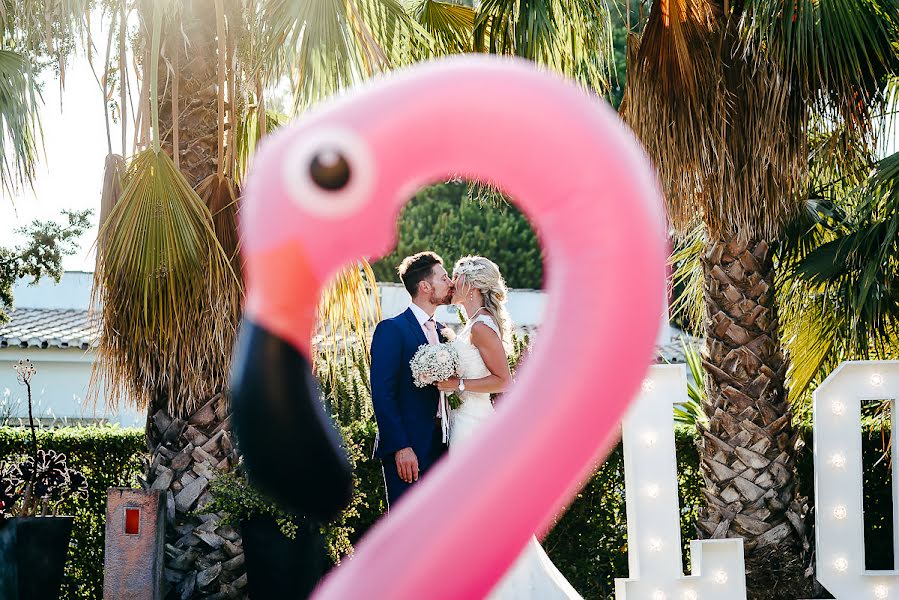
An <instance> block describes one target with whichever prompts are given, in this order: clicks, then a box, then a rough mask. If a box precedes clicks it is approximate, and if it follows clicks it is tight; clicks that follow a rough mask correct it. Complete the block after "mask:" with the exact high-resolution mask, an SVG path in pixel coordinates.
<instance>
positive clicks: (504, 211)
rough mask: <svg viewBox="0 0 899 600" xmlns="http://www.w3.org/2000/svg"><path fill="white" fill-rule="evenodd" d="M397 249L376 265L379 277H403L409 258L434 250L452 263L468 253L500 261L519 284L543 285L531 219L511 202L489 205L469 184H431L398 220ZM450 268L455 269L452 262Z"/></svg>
mask: <svg viewBox="0 0 899 600" xmlns="http://www.w3.org/2000/svg"><path fill="white" fill-rule="evenodd" d="M397 231H398V243H397V247H396V249H395V250H394V251H393V252H391V253H390V254H389V255H387V256H385V257H384V258H383V259H381V260H379V261H378V262H376V263H374V264H373V265H372V270H373V271H374V274H375V277H376V278H377V279H378V281H390V282H398V281H399V278H398V277H397V274H396V267H397V265H399V263H400V261H402V259H403V257H405V256H409V255H411V254H415V253H416V252H421V251H423V250H432V251H434V252H436V253H437V254H439V255H440V256H441V257H442V258H443V260H445V261H446V262H447V264H448V265H452V264H453V262H455V261H456V260H457V259H459V258H461V257H462V256H465V255H467V254H480V255H482V256H486V257H488V258H490V259H491V260H493V261H494V262H496V264H498V265H499V267H500V269H501V270H502V272H503V276H504V277H505V279H506V283H507V284H508V285H509V286H510V287H513V288H534V289H539V288H540V287H541V286H542V285H543V257H542V252H541V249H540V243H539V241H538V240H537V236H536V234H535V233H534V231H533V230H532V229H531V226H530V223H529V222H528V220H527V218H526V217H525V216H524V215H523V214H521V213H520V212H519V211H517V210H516V209H515V207H514V206H510V205H508V204H499V205H485V204H482V203H480V202H478V201H476V200H474V199H471V198H469V197H468V186H467V185H466V184H464V183H460V182H454V183H446V184H440V185H435V186H432V187H429V188H425V189H424V190H422V191H421V192H419V193H418V194H417V195H416V196H415V198H413V199H412V200H411V201H410V202H409V204H407V205H406V208H405V209H404V210H403V212H402V214H401V215H400V218H399V220H398V221H397ZM447 268H450V267H449V266H448V267H447Z"/></svg>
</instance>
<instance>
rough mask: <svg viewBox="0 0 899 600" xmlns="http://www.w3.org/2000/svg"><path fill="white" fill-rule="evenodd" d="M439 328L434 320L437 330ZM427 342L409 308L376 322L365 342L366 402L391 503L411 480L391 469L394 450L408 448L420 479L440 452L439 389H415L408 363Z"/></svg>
mask: <svg viewBox="0 0 899 600" xmlns="http://www.w3.org/2000/svg"><path fill="white" fill-rule="evenodd" d="M442 328H443V326H442V325H440V324H438V325H437V329H438V331H439V330H440V329H442ZM427 343H428V339H427V338H426V337H425V334H424V331H422V328H421V325H419V323H418V320H417V319H416V318H415V314H414V313H413V312H412V309H411V308H408V309H406V311H405V312H403V313H400V314H399V315H397V316H395V317H393V318H392V319H385V320H383V321H381V322H380V323H378V326H377V327H376V328H375V333H374V337H373V338H372V342H371V400H372V404H373V405H374V408H375V418H376V419H377V421H378V437H377V439H376V440H375V456H376V457H377V458H380V459H381V460H382V462H383V465H384V481H385V483H386V485H387V500H388V503H390V504H392V503H394V502H396V501H397V500H399V498H400V496H402V495H403V493H404V492H405V491H406V490H408V489H409V488H410V487H411V486H412V484H410V483H406V482H404V481H403V480H402V479H400V477H399V474H398V473H397V468H396V462H395V460H394V454H395V453H396V452H397V450H402V449H403V448H412V450H413V451H414V452H415V456H416V457H417V458H418V472H419V477H421V476H422V475H423V474H424V473H425V472H426V471H427V470H428V469H429V468H430V467H431V465H433V464H434V462H435V461H436V460H437V459H438V458H440V455H441V454H443V452H444V451H445V450H446V446H445V445H444V444H443V441H442V437H441V435H442V434H441V429H440V423H439V420H437V419H436V415H437V403H438V400H439V392H438V391H437V388H436V387H435V386H433V385H429V386H426V387H423V388H419V387H416V386H415V384H414V383H413V381H412V369H410V368H409V361H410V360H412V357H413V356H414V355H415V352H416V351H417V350H418V348H419V346H423V345H425V344H427Z"/></svg>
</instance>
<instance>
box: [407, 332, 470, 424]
mask: <svg viewBox="0 0 899 600" xmlns="http://www.w3.org/2000/svg"><path fill="white" fill-rule="evenodd" d="M459 360H460V359H459V351H458V350H456V349H455V348H454V347H453V345H452V344H446V343H444V344H426V345H424V346H419V348H418V351H417V352H416V353H415V356H413V357H412V360H411V361H409V367H410V368H411V369H412V378H413V380H414V381H415V385H416V386H417V387H425V386H426V385H433V384H435V383H437V382H438V381H446V380H447V379H449V378H450V377H457V376H458V375H460V374H461V373H460V372H459V368H460V364H459ZM447 400H448V401H449V405H450V408H452V409H456V408H459V407H460V406H462V399H461V398H459V396H458V395H457V394H455V393H453V394H451V395H450V396H449V398H448V399H447Z"/></svg>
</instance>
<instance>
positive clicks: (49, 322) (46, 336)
mask: <svg viewBox="0 0 899 600" xmlns="http://www.w3.org/2000/svg"><path fill="white" fill-rule="evenodd" d="M9 317H10V320H9V322H7V323H4V324H2V325H0V348H9V347H19V348H80V349H82V350H87V349H88V348H90V347H92V346H96V344H97V331H96V328H94V327H92V325H91V318H90V315H89V313H88V311H86V310H77V309H57V308H17V309H16V310H14V311H12V312H11V313H9Z"/></svg>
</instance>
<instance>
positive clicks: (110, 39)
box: [0, 0, 609, 598]
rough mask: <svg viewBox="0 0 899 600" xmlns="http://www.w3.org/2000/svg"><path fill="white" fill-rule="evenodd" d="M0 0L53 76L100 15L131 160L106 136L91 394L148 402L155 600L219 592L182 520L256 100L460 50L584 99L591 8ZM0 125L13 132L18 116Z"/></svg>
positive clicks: (229, 335) (356, 281) (218, 463)
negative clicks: (163, 518) (533, 73)
mask: <svg viewBox="0 0 899 600" xmlns="http://www.w3.org/2000/svg"><path fill="white" fill-rule="evenodd" d="M0 1H2V2H3V5H2V6H3V11H2V12H0V16H2V17H3V23H4V28H5V29H4V32H10V33H11V35H13V36H14V39H15V44H16V45H15V48H17V50H18V51H19V52H20V54H21V55H22V56H25V57H28V58H32V57H37V56H45V57H51V58H52V59H53V60H54V61H55V62H56V64H57V65H58V67H59V73H60V76H61V77H62V76H64V72H65V69H64V67H65V61H66V58H67V56H69V55H70V54H71V52H72V51H73V50H74V49H76V48H87V49H88V52H90V51H91V49H92V48H93V47H94V44H93V42H94V40H93V38H92V31H91V28H90V27H88V26H87V24H88V22H89V21H88V19H87V16H88V10H89V9H90V8H91V7H96V9H95V10H102V17H103V19H102V20H103V27H104V32H105V33H106V35H107V45H106V48H107V52H106V58H105V59H104V64H103V67H102V68H101V72H102V77H98V80H99V82H100V85H101V87H102V101H103V102H104V109H106V110H108V109H109V108H110V105H111V110H110V111H109V112H108V113H107V114H108V115H110V114H111V115H112V116H115V118H116V119H120V120H122V121H127V122H133V123H134V125H135V127H136V130H137V132H138V143H137V147H136V152H134V153H132V152H131V151H130V150H131V148H129V144H128V142H127V140H126V139H125V137H124V133H123V138H122V141H121V149H120V150H119V153H118V154H116V153H115V152H114V148H113V141H112V139H111V136H109V135H108V136H107V139H108V146H109V157H108V159H107V170H106V173H105V178H104V179H105V185H104V198H103V203H102V207H101V232H100V237H99V240H98V264H97V271H96V280H95V293H96V294H97V300H98V304H99V307H100V309H101V310H102V316H103V321H102V323H103V325H102V327H103V328H102V331H101V336H100V342H99V348H98V359H99V360H98V362H97V369H96V371H95V380H96V381H103V382H104V383H105V384H106V385H105V386H104V387H105V389H106V390H107V391H108V392H109V393H110V394H111V396H110V397H109V398H107V400H109V401H114V400H115V394H119V395H122V396H125V397H127V398H128V399H130V400H132V401H136V402H137V403H138V404H139V405H140V406H143V407H146V408H147V409H148V414H149V419H148V423H147V441H148V450H149V452H150V460H149V466H148V471H147V485H148V486H152V487H154V488H156V489H161V490H164V491H165V492H166V495H167V497H168V502H169V506H170V511H169V516H170V518H171V521H172V522H171V523H170V527H168V528H167V531H168V538H167V543H168V544H169V545H168V546H167V553H166V557H167V558H166V566H167V574H168V579H169V581H170V582H171V587H172V589H171V590H170V596H173V597H181V598H187V597H190V596H198V597H206V596H208V595H223V596H226V597H231V596H233V595H235V594H236V592H235V589H234V586H235V585H237V584H238V583H239V582H240V577H239V574H240V570H241V569H240V567H239V566H237V563H236V562H235V561H233V560H230V561H225V560H223V559H224V558H225V555H223V554H222V552H223V550H221V549H220V548H216V546H217V544H218V541H219V539H220V538H221V536H220V535H219V534H227V535H228V536H229V537H230V536H231V532H227V531H220V530H218V529H217V528H215V527H214V525H215V523H214V520H215V519H214V517H211V516H209V515H204V516H203V519H205V520H206V523H205V524H204V529H203V530H202V532H203V535H200V536H198V535H195V534H194V532H195V531H197V529H196V528H197V527H198V526H199V525H200V524H201V522H202V519H201V518H200V517H197V516H195V511H197V510H198V507H201V506H202V505H203V504H204V502H205V500H206V497H207V496H206V486H207V483H208V479H209V478H210V477H211V475H212V472H211V470H210V467H217V468H218V469H220V470H224V471H227V470H229V469H230V468H231V467H232V466H233V464H234V461H235V460H236V454H235V451H234V445H233V442H232V440H231V436H230V425H229V419H228V414H229V408H228V402H227V398H226V397H225V395H224V393H223V392H224V389H225V385H226V381H227V372H228V365H229V361H230V349H231V345H232V341H233V338H234V334H235V330H236V326H237V321H238V317H239V310H240V302H241V295H242V290H241V288H240V283H239V282H240V277H239V274H240V273H239V271H240V266H241V263H240V255H239V240H238V239H237V233H236V230H235V226H234V222H235V219H234V215H235V213H236V212H237V211H238V210H239V206H240V201H241V200H240V184H241V181H242V176H243V173H244V172H245V169H246V166H247V161H248V160H249V159H250V158H251V156H252V154H253V149H254V147H255V145H256V143H257V142H258V140H259V138H260V137H261V136H264V135H265V134H266V133H267V131H268V130H269V129H270V128H271V127H272V126H275V125H277V124H278V123H279V122H280V121H281V119H280V118H279V117H278V116H276V115H273V114H272V112H271V111H270V110H268V109H267V108H266V94H267V91H268V90H271V89H272V88H274V87H275V86H277V85H278V84H280V83H282V82H284V81H289V82H290V84H291V86H292V88H293V90H294V92H295V94H294V103H293V109H294V112H298V111H300V110H302V109H305V108H306V107H308V106H310V105H311V104H313V103H315V102H317V101H318V100H321V99H323V98H326V97H328V96H329V95H331V94H333V93H334V92H337V91H341V90H345V89H347V88H349V87H350V86H352V85H353V84H355V83H357V82H358V81H360V80H362V79H365V78H367V77H370V76H372V75H376V74H378V73H382V72H385V71H388V70H390V69H393V68H395V67H398V66H401V65H403V64H407V63H410V62H414V61H416V60H420V59H422V58H427V57H430V56H436V55H443V54H449V53H453V52H459V51H465V50H471V49H478V50H483V51H488V52H496V53H503V54H515V55H518V56H522V57H525V58H529V59H533V60H536V61H538V62H541V63H543V64H545V65H547V66H549V67H550V68H553V69H556V70H558V71H560V72H562V73H564V74H566V75H570V76H572V77H575V78H576V79H577V80H578V81H580V82H581V84H582V85H584V86H585V87H587V88H589V89H592V90H594V91H597V92H602V91H604V90H605V88H606V86H607V82H608V77H607V75H606V73H607V71H608V69H607V65H608V64H609V58H608V56H609V54H608V52H606V51H605V48H606V47H607V46H608V44H607V41H608V32H609V26H608V15H607V12H606V11H605V9H604V7H603V5H601V4H597V3H596V2H595V1H594V0H549V1H547V2H542V3H536V4H535V3H523V2H520V1H519V0H490V1H489V2H485V3H484V4H482V5H481V6H480V8H479V9H478V10H477V11H475V10H473V9H471V8H467V7H460V6H456V5H450V4H444V3H440V2H433V1H430V0H425V1H423V2H421V3H419V4H417V5H416V7H415V8H414V10H413V11H412V12H411V13H407V12H406V11H405V9H404V7H403V5H401V4H400V3H398V2H396V1H395V0H338V1H336V2H321V1H318V0H313V1H310V2H292V1H286V0H255V1H252V0H251V1H247V2H244V1H238V0H184V1H183V2H182V1H175V0H136V1H135V2H125V1H124V0H97V1H96V2H89V1H88V0H66V1H65V2H56V1H54V2H49V1H47V0H24V1H22V2H11V0H0ZM95 14H96V13H95ZM132 17H136V18H132ZM130 23H137V28H136V29H131V25H129V24H130ZM10 39H13V38H10V37H6V38H4V40H3V41H4V48H5V47H6V46H5V44H6V43H7V41H8V40H10ZM598 48H599V49H600V51H597V49H598ZM132 57H133V59H134V60H133V61H132V60H131V59H132ZM132 64H135V65H136V67H135V68H136V69H137V73H133V72H132V71H131V65H132ZM134 75H138V76H139V81H140V85H139V86H138V87H137V88H135V87H133V86H132V85H128V81H130V80H131V79H133V78H134ZM99 99H100V95H98V105H99ZM132 106H133V107H135V110H132V109H131V107H132ZM98 108H99V106H98ZM29 110H32V113H31V115H32V116H33V107H32V108H30V109H29ZM20 112H22V111H21V110H20ZM135 112H136V114H134V113H135ZM7 126H9V127H13V130H14V131H15V132H16V133H17V134H20V137H23V135H24V129H23V127H24V126H23V125H21V121H15V122H12V125H7ZM116 145H118V143H117V144H116ZM124 157H127V158H128V161H127V162H126V161H125V160H124ZM98 176H99V174H98ZM369 273H370V271H369ZM372 283H373V282H372V281H371V280H368V279H367V277H366V276H365V266H363V267H362V268H360V269H355V270H351V271H350V272H349V273H348V274H347V275H345V276H344V279H343V280H342V281H340V282H338V284H337V285H335V286H334V287H332V288H331V290H330V291H328V292H326V294H325V296H324V297H325V301H324V302H323V303H322V307H321V314H320V318H321V320H322V321H323V322H324V323H326V324H328V325H333V324H335V323H337V324H343V325H344V326H349V327H355V328H357V329H360V330H362V331H364V328H365V327H366V318H365V317H366V315H359V314H358V311H352V310H350V307H355V306H358V305H359V304H360V302H358V301H352V300H350V301H346V298H347V296H351V295H353V294H356V297H357V298H358V297H359V296H366V295H367V294H368V292H369V289H370V288H369V287H367V286H368V285H371V284H372ZM332 298H334V299H339V300H343V301H339V302H336V301H335V302H330V301H328V300H329V299H332ZM341 311H342V312H341ZM210 523H212V524H211V525H210ZM216 531H219V533H216ZM210 534H211V535H219V538H211V537H210ZM201 538H202V539H206V540H207V541H205V542H204V541H201ZM210 542H211V543H210ZM228 543H230V540H229V542H228ZM222 547H224V548H226V549H228V548H230V550H229V552H233V548H232V547H230V546H228V545H227V544H222ZM226 564H227V566H223V565H226Z"/></svg>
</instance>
